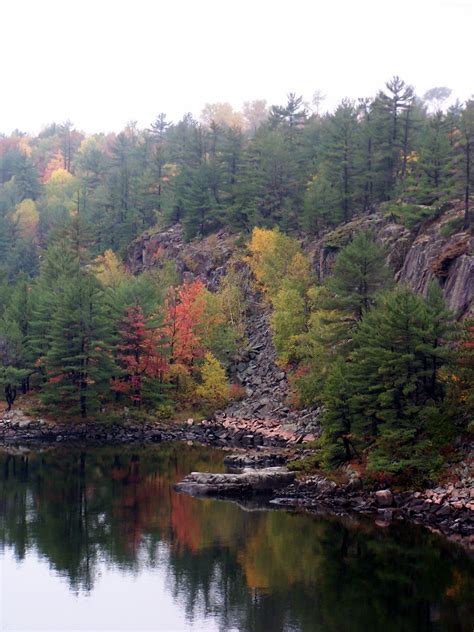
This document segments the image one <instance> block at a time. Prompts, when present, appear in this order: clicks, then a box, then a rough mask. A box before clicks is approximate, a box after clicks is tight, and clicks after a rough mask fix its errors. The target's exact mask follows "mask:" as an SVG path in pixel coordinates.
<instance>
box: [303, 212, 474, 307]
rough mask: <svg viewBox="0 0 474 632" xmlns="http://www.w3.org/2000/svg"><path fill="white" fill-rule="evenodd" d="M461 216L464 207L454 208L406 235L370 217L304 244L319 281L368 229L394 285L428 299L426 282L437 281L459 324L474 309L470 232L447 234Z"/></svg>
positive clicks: (390, 223) (393, 225)
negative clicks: (404, 285) (354, 237)
mask: <svg viewBox="0 0 474 632" xmlns="http://www.w3.org/2000/svg"><path fill="white" fill-rule="evenodd" d="M462 216H463V209H462V205H461V204H452V205H451V208H449V209H447V210H446V211H445V212H444V213H442V214H440V215H439V216H438V217H436V218H435V219H432V220H431V221H428V222H426V223H424V224H423V225H422V226H421V227H420V228H418V229H416V230H409V229H408V228H405V227H404V226H402V225H401V224H399V223H395V222H393V221H391V220H390V219H389V218H385V217H383V216H382V215H381V214H379V213H374V214H372V215H366V216H364V217H361V218H358V219H355V220H353V221H352V222H349V223H348V224H345V225H343V226H340V227H338V228H337V229H336V230H334V231H332V232H330V233H328V234H326V235H325V236H324V237H322V238H321V239H319V240H313V241H309V240H305V247H306V249H307V251H308V252H309V253H310V255H311V258H312V261H313V266H314V269H315V271H316V274H317V276H318V279H319V281H320V282H321V281H323V280H324V279H325V278H326V277H327V275H328V274H330V272H331V268H332V265H333V263H334V260H335V258H336V256H337V253H338V251H339V250H340V248H342V247H343V246H345V245H346V244H347V243H349V241H350V239H351V238H352V235H353V234H354V233H356V232H358V231H361V230H370V231H372V232H373V233H374V235H375V238H376V240H377V241H378V242H379V243H381V244H383V245H384V246H385V247H386V249H387V263H388V265H389V266H390V267H391V269H392V270H393V272H394V277H395V279H396V280H397V281H398V282H401V283H407V284H408V285H410V286H411V287H412V288H413V289H414V290H415V291H416V292H419V293H420V294H423V295H426V292H427V291H428V287H429V285H430V283H431V282H432V281H433V280H438V282H439V283H440V285H441V287H442V288H443V293H444V297H445V299H446V303H447V305H448V308H449V309H450V310H451V311H452V312H453V313H454V314H455V315H456V317H457V318H459V319H462V318H465V317H466V316H467V314H469V313H472V311H473V308H474V305H473V303H474V256H473V246H474V237H473V235H472V234H470V233H469V232H465V231H458V232H454V233H453V234H449V231H448V230H447V229H448V227H449V226H450V225H452V224H453V223H454V222H456V221H457V220H459V219H460V218H462Z"/></svg>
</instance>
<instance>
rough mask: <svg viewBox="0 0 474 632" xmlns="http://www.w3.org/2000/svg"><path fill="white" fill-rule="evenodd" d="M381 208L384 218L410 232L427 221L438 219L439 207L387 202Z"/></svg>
mask: <svg viewBox="0 0 474 632" xmlns="http://www.w3.org/2000/svg"><path fill="white" fill-rule="evenodd" d="M380 208H381V211H382V212H383V214H384V217H386V218H387V219H390V220H392V221H395V222H397V223H399V224H403V225H404V226H406V227H407V228H409V229H410V230H411V229H412V228H415V227H416V226H419V225H420V224H421V223H422V222H424V221H426V220H427V219H432V218H434V217H436V215H437V213H438V207H431V206H422V205H420V204H403V203H396V202H387V203H384V204H383V205H381V207H380Z"/></svg>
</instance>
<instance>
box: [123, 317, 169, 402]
mask: <svg viewBox="0 0 474 632" xmlns="http://www.w3.org/2000/svg"><path fill="white" fill-rule="evenodd" d="M120 336H121V342H120V344H119V345H118V346H117V349H118V361H119V364H120V366H121V367H122V369H123V371H124V375H122V377H120V378H118V379H114V380H113V381H112V389H113V390H115V391H116V392H119V393H126V394H127V395H128V396H129V397H130V398H131V400H132V401H133V403H134V404H135V405H137V406H139V405H140V402H141V401H142V390H143V385H144V382H145V381H146V380H159V381H162V378H163V373H164V371H165V370H166V368H167V360H166V358H165V357H164V355H163V354H162V353H160V351H159V349H161V350H162V351H164V347H165V345H164V342H163V337H162V333H161V332H160V330H159V329H158V328H157V327H150V326H147V322H146V319H145V316H144V315H143V310H142V308H141V307H140V306H138V307H130V308H128V309H127V315H126V317H125V320H124V322H123V328H122V330H121V332H120Z"/></svg>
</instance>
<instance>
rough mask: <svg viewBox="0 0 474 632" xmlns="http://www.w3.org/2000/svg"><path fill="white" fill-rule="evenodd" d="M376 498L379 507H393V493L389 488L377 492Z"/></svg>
mask: <svg viewBox="0 0 474 632" xmlns="http://www.w3.org/2000/svg"><path fill="white" fill-rule="evenodd" d="M375 500H376V502H377V504H378V506H379V507H391V506H392V504H393V494H392V492H391V491H390V490H389V489H382V490H380V491H378V492H375Z"/></svg>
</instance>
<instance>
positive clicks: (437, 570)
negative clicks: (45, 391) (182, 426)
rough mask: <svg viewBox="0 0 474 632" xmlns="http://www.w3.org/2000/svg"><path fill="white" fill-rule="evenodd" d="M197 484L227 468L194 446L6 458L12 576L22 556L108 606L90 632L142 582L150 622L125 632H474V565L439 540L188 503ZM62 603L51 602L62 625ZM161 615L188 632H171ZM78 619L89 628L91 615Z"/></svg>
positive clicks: (2, 493) (2, 481)
mask: <svg viewBox="0 0 474 632" xmlns="http://www.w3.org/2000/svg"><path fill="white" fill-rule="evenodd" d="M192 470H206V471H220V470H222V456H221V455H220V454H219V453H218V452H215V451H212V450H208V449H206V448H202V447H185V446H183V445H178V446H177V445H162V446H159V447H150V448H143V449H139V450H137V449H124V448H107V449H95V450H87V451H85V450H80V449H67V448H58V449H56V448H55V449H47V450H44V451H42V452H33V453H31V452H24V453H20V452H18V453H16V454H13V453H0V472H1V477H0V551H1V550H4V553H5V558H4V561H5V567H6V568H7V570H8V568H13V567H12V566H11V564H10V563H7V562H8V555H10V556H11V553H13V555H14V557H15V558H16V560H17V561H19V560H25V563H24V564H23V566H22V565H20V567H19V569H20V570H19V572H23V573H27V572H30V576H31V574H33V573H34V572H35V571H33V570H32V569H33V566H32V564H33V563H36V564H39V562H38V561H37V560H43V562H47V564H48V565H49V566H50V568H51V572H50V575H53V576H55V577H56V578H61V577H62V578H66V579H67V582H68V586H69V592H70V593H74V594H76V595H79V597H80V598H84V596H87V595H89V597H90V599H89V604H91V603H94V610H93V612H94V617H96V619H95V626H96V627H94V628H92V627H91V624H90V620H89V623H87V625H88V626H89V627H87V629H109V630H110V629H111V627H107V624H108V623H109V624H110V621H111V618H112V619H113V617H111V614H110V608H111V605H110V601H109V600H107V598H106V597H105V596H104V597H101V595H102V593H103V591H105V590H106V588H107V586H109V587H110V586H112V585H113V586H116V589H117V590H120V588H119V587H120V586H122V588H123V586H125V585H126V582H127V581H129V580H130V579H133V582H132V583H131V584H130V586H129V588H128V590H129V591H130V594H131V591H132V590H133V591H135V593H136V595H142V596H143V604H142V607H141V608H140V613H139V616H138V611H137V600H138V599H139V597H138V596H135V597H134V601H133V603H130V605H129V607H130V610H133V608H135V610H136V612H137V617H136V618H133V617H132V618H131V619H130V620H129V621H128V622H127V621H124V620H122V621H121V623H120V629H129V630H137V629H145V628H146V629H153V630H158V629H159V630H168V629H195V627H193V622H194V624H195V626H196V629H197V628H198V627H199V626H204V627H201V628H200V629H207V630H211V629H220V630H242V631H257V630H258V631H260V630H262V631H268V632H273V631H274V632H279V631H280V630H281V631H282V632H283V631H285V632H286V631H290V630H301V631H309V630H321V631H331V632H332V631H334V632H336V631H337V632H339V631H345V630H347V631H350V632H357V631H359V630H363V631H364V632H368V631H372V630H382V629H383V630H384V631H387V632H390V631H392V630H393V631H397V632H400V631H403V630H407V631H412V630H413V631H415V630H417V631H418V630H420V631H425V630H433V631H441V630H443V631H444V630H466V631H469V632H470V631H471V629H472V621H473V620H474V619H473V617H474V612H473V608H472V601H471V599H472V594H473V593H474V590H473V589H474V582H473V573H472V571H473V564H472V562H471V561H470V560H469V559H468V558H467V556H466V555H465V554H464V553H463V552H462V551H461V550H459V549H457V548H454V547H451V546H449V545H447V544H446V543H444V542H443V541H442V540H440V539H439V538H438V537H437V536H435V535H432V534H429V533H428V532H426V531H425V530H422V529H416V528H407V527H406V526H403V525H395V526H394V528H391V529H389V530H380V529H376V528H374V527H373V525H372V524H371V523H369V522H368V523H365V524H362V525H361V524H357V523H355V522H354V521H351V520H345V521H341V520H335V519H322V518H316V517H314V516H308V515H304V514H297V513H293V514H292V513H285V512H282V511H255V512H251V511H245V510H243V509H242V508H240V507H239V506H237V505H236V504H234V503H228V502H220V501H212V500H198V499H193V498H190V497H188V496H186V495H183V494H176V493H174V492H173V491H172V483H174V482H175V481H177V480H179V479H181V478H182V477H183V476H184V475H185V474H187V473H188V472H190V471H192ZM0 555H1V553H0ZM35 560H36V561H35ZM28 564H30V566H28ZM17 566H18V564H17ZM21 569H23V571H21ZM28 569H30V571H28ZM14 572H16V570H15V571H13V570H12V577H13V574H14ZM25 577H26V576H25ZM8 581H9V577H8V574H7V575H6V576H5V573H4V582H8ZM58 581H59V579H58ZM127 585H128V584H127ZM45 590H46V589H45ZM48 591H49V592H48ZM135 593H134V594H135ZM145 595H148V596H150V599H148V598H147V599H145ZM62 599H63V600H65V601H66V600H67V597H66V596H65V595H63V597H62ZM48 600H49V604H48ZM58 600H59V601H60V599H59V598H58V596H57V594H56V593H54V594H53V589H51V590H50V589H48V590H46V592H43V593H42V604H43V606H44V607H45V609H49V612H50V616H51V611H54V609H55V608H56V609H58V610H59V609H60V607H61V604H60V603H58ZM150 603H154V604H157V603H159V604H161V605H162V609H163V608H164V604H165V603H167V604H168V606H167V607H168V608H169V609H171V608H175V609H176V611H179V612H180V613H181V614H180V616H181V619H179V621H178V618H176V617H175V619H172V617H171V614H169V617H168V618H166V617H165V616H164V615H163V617H162V618H161V622H160V620H157V617H156V611H155V608H154V607H153V608H152V607H151V606H150ZM74 604H75V605H74ZM134 604H135V605H134ZM121 606H123V604H121ZM67 607H68V609H69V610H70V609H71V608H72V609H73V608H77V609H78V610H77V614H78V620H79V619H80V617H79V614H80V613H79V602H77V600H76V602H74V603H73V604H72V605H71V604H70V603H69V602H68V606H67ZM11 612H12V611H11ZM36 616H37V619H38V614H37V615H36ZM176 616H178V615H176ZM170 617H171V618H170ZM39 618H40V619H41V616H40V617H39ZM11 619H12V623H11V625H14V624H15V621H14V619H15V615H14V614H11ZM72 619H74V617H72ZM173 621H174V623H173ZM139 625H140V626H142V627H137V626H139ZM173 625H174V626H178V627H173V628H172V627H166V626H173ZM160 626H161V627H160ZM163 626H164V627H163ZM179 626H182V627H179ZM41 627H42V628H43V629H44V626H41V625H39V626H38V629H40V628H41ZM75 628H76V629H77V624H76V626H75ZM84 629H85V628H84Z"/></svg>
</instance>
